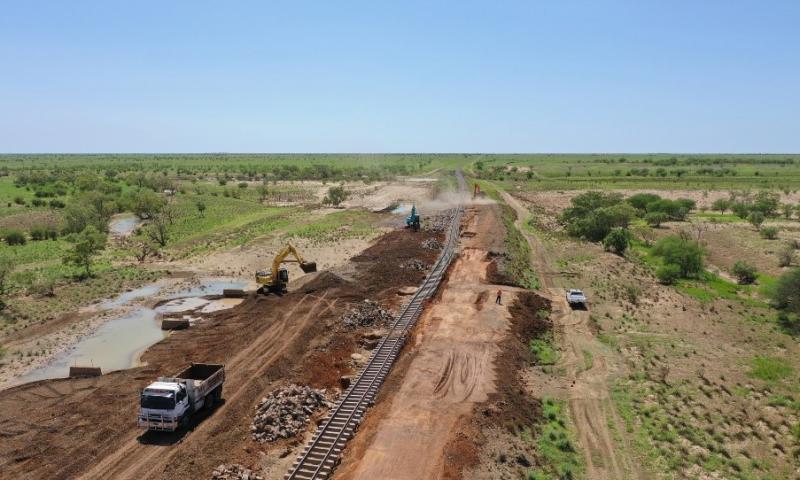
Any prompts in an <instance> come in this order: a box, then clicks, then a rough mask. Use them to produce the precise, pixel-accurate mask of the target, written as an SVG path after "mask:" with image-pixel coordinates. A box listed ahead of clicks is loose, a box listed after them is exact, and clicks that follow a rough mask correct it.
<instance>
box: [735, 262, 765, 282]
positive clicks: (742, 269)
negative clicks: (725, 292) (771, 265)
mask: <svg viewBox="0 0 800 480" xmlns="http://www.w3.org/2000/svg"><path fill="white" fill-rule="evenodd" d="M731 272H732V273H733V275H734V276H735V277H736V280H737V281H738V282H739V284H740V285H749V284H751V283H753V282H755V281H756V278H757V276H758V270H757V269H756V267H755V265H752V264H750V263H747V262H745V261H743V260H740V261H738V262H736V263H735V264H734V265H733V270H731Z"/></svg>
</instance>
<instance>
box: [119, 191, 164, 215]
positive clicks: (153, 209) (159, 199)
mask: <svg viewBox="0 0 800 480" xmlns="http://www.w3.org/2000/svg"><path fill="white" fill-rule="evenodd" d="M166 203H167V201H166V199H164V197H163V196H162V195H159V194H157V193H156V192H154V191H152V190H150V189H149V188H140V189H139V190H136V191H131V192H129V193H127V194H126V195H125V196H124V197H123V199H122V204H123V205H124V208H127V209H129V210H130V211H132V212H133V213H135V214H136V216H137V217H139V218H141V219H143V220H147V219H149V218H153V217H154V216H155V215H156V214H158V212H160V211H161V209H162V208H164V205H166Z"/></svg>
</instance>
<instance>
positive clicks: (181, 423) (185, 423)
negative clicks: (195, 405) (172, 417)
mask: <svg viewBox="0 0 800 480" xmlns="http://www.w3.org/2000/svg"><path fill="white" fill-rule="evenodd" d="M178 428H179V429H181V430H186V429H187V428H189V415H186V414H183V416H182V417H181V418H180V419H179V420H178Z"/></svg>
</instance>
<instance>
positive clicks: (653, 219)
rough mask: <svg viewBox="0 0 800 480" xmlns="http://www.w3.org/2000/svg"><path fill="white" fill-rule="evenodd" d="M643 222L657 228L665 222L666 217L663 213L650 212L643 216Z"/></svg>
mask: <svg viewBox="0 0 800 480" xmlns="http://www.w3.org/2000/svg"><path fill="white" fill-rule="evenodd" d="M644 221H645V222H647V224H648V225H650V226H651V227H654V228H658V227H660V226H661V224H662V223H664V222H666V221H667V215H666V214H665V213H664V212H650V213H648V214H647V215H645V216H644Z"/></svg>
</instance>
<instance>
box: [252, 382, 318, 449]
mask: <svg viewBox="0 0 800 480" xmlns="http://www.w3.org/2000/svg"><path fill="white" fill-rule="evenodd" d="M332 406H333V403H331V402H329V401H328V399H327V398H325V390H315V389H313V388H311V387H301V386H299V385H289V386H288V387H283V388H279V389H277V390H275V391H274V392H272V393H270V394H269V396H267V397H264V398H262V399H261V402H260V403H259V404H258V407H256V416H255V418H254V419H253V425H251V426H250V432H251V434H252V435H253V439H254V440H256V441H257V442H261V443H265V442H274V441H275V440H278V439H279V438H289V437H293V436H295V435H297V434H298V433H300V432H302V431H303V430H305V429H306V426H307V425H308V421H309V419H310V418H311V415H313V414H314V412H316V411H317V410H318V409H320V408H331V407H332Z"/></svg>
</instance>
